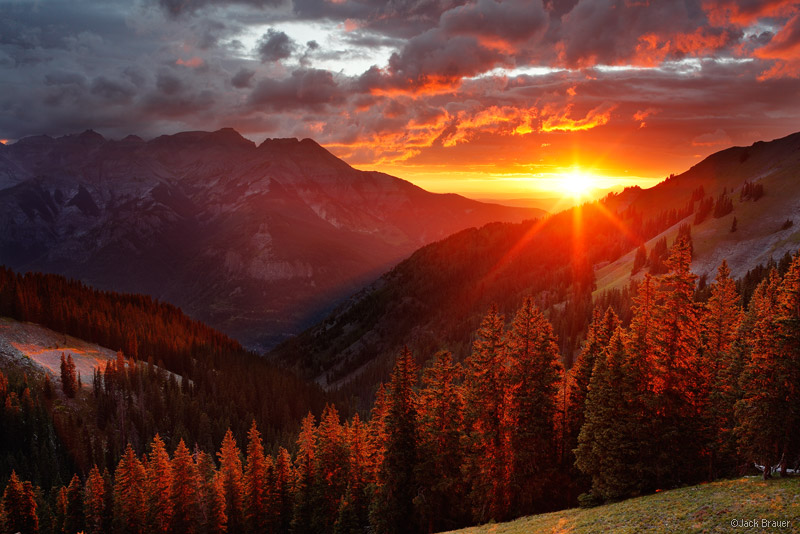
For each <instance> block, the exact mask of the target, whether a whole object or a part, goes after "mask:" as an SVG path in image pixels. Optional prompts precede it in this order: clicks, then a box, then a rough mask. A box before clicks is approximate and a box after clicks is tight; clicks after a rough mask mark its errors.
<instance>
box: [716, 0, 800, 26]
mask: <svg viewBox="0 0 800 534" xmlns="http://www.w3.org/2000/svg"><path fill="white" fill-rule="evenodd" d="M797 7H798V6H797V0H761V1H759V2H747V3H745V4H744V5H743V4H742V2H741V1H739V0H706V1H705V2H703V10H704V11H705V12H706V14H707V15H708V19H709V20H710V21H711V23H712V24H714V25H716V26H723V25H725V24H727V23H734V24H737V25H739V26H748V25H749V24H751V23H753V22H755V21H757V20H758V19H760V18H764V17H783V16H788V15H791V14H792V13H795V12H796V11H797Z"/></svg>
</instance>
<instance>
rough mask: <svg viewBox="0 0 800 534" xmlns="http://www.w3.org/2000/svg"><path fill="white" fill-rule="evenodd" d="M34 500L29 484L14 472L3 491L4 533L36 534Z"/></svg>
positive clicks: (37, 526) (36, 518) (37, 519)
mask: <svg viewBox="0 0 800 534" xmlns="http://www.w3.org/2000/svg"><path fill="white" fill-rule="evenodd" d="M36 508H37V505H36V499H35V496H34V492H33V486H31V483H30V482H27V481H26V482H22V481H20V479H19V478H18V477H17V473H16V472H15V471H11V477H10V478H9V479H8V484H7V485H6V488H5V490H4V491H3V501H2V509H3V516H4V517H3V522H4V523H5V529H6V532H9V533H11V534H13V533H16V532H20V533H21V534H37V533H38V532H39V518H38V517H37V515H36Z"/></svg>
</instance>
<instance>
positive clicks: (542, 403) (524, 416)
mask: <svg viewBox="0 0 800 534" xmlns="http://www.w3.org/2000/svg"><path fill="white" fill-rule="evenodd" d="M507 354H508V359H509V378H508V390H507V392H508V393H509V394H510V402H509V404H508V407H507V408H506V414H505V423H504V426H505V427H506V429H507V430H506V432H507V434H508V436H509V439H508V441H509V444H510V452H509V453H508V454H506V455H505V456H506V458H507V461H508V462H509V466H510V468H511V469H510V472H511V474H510V479H511V480H510V484H511V488H512V494H513V495H514V501H516V502H515V512H516V513H517V514H529V513H532V512H534V511H536V510H541V509H543V508H544V507H545V506H544V503H543V502H542V501H544V498H545V493H546V481H547V480H550V479H552V477H553V475H554V474H555V473H556V472H557V464H558V455H557V445H558V444H557V441H556V412H557V408H556V394H557V392H558V385H559V384H560V383H561V377H562V367H561V362H560V361H559V358H560V356H559V352H558V345H557V344H556V340H555V336H554V334H553V328H552V326H551V325H550V323H549V322H548V321H547V319H545V317H544V316H543V315H542V313H541V312H540V311H539V309H538V308H537V307H536V306H535V305H534V303H533V300H532V299H530V298H527V299H525V301H524V303H523V305H522V308H520V310H519V312H517V315H516V316H515V317H514V322H513V324H512V326H511V330H510V332H509V334H508V341H507ZM551 493H552V492H551Z"/></svg>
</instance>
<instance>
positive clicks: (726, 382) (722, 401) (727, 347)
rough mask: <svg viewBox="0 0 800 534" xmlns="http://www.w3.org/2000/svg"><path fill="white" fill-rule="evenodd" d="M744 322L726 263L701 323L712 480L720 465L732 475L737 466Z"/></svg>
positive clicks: (713, 289)
mask: <svg viewBox="0 0 800 534" xmlns="http://www.w3.org/2000/svg"><path fill="white" fill-rule="evenodd" d="M741 322H742V310H741V305H740V299H739V295H738V294H737V292H736V284H735V282H734V281H733V280H732V279H731V278H730V269H729V268H728V263H727V262H726V261H724V260H723V261H722V264H721V265H720V266H719V269H718V270H717V279H716V282H715V283H714V285H713V287H712V288H711V297H710V298H709V299H708V303H707V304H706V309H705V314H704V316H703V320H702V332H703V364H702V365H703V368H704V370H705V374H706V377H707V378H706V381H707V383H708V386H709V391H708V395H709V399H708V403H707V405H708V410H707V413H706V414H705V415H706V419H705V421H704V422H703V424H704V425H705V426H706V428H707V429H708V432H709V433H710V434H711V436H712V438H711V440H710V442H711V443H710V444H711V452H710V458H709V460H710V464H709V476H708V478H709V479H710V480H713V479H714V478H716V477H717V470H718V466H719V465H720V464H721V465H723V466H726V468H727V470H728V472H730V469H731V468H732V463H733V462H735V440H734V436H733V427H734V406H735V403H736V400H737V398H738V392H739V384H738V382H739V373H740V371H741V364H740V363H739V361H738V358H737V354H736V352H735V351H734V342H735V341H736V337H737V334H738V332H739V327H740V325H741Z"/></svg>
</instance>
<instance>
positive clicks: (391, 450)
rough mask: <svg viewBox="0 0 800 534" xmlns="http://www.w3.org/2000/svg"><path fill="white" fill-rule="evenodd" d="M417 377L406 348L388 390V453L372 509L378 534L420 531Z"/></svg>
mask: <svg viewBox="0 0 800 534" xmlns="http://www.w3.org/2000/svg"><path fill="white" fill-rule="evenodd" d="M416 378H417V369H416V365H415V363H414V357H413V356H412V355H411V352H410V351H409V350H408V348H404V349H403V351H402V352H401V354H400V357H399V358H398V359H397V363H396V364H395V367H394V371H393V372H392V379H391V382H390V384H389V390H388V392H387V407H388V412H387V414H386V452H385V455H384V458H383V463H382V464H381V467H380V470H379V472H378V487H377V489H376V492H375V500H374V501H373V506H372V509H371V511H370V521H371V522H372V524H373V527H374V529H375V532H377V533H378V534H395V533H397V534H412V533H414V532H417V531H418V530H419V529H418V528H417V525H416V522H415V518H414V496H415V495H416V493H417V491H416V480H415V477H414V472H415V469H416V464H417V424H416V422H417V402H416V395H415V393H414V389H413V388H414V384H415V382H416Z"/></svg>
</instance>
